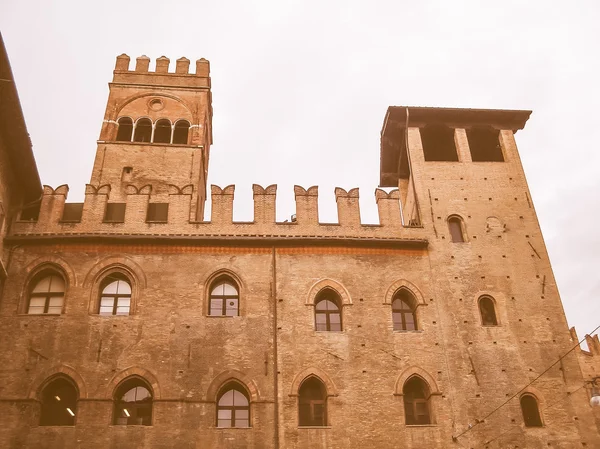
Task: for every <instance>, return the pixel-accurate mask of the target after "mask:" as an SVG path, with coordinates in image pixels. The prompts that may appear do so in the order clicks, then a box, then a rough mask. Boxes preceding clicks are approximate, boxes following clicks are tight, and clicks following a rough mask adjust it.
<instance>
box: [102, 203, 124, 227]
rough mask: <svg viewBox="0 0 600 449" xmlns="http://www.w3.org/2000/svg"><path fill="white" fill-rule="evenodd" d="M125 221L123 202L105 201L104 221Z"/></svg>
mask: <svg viewBox="0 0 600 449" xmlns="http://www.w3.org/2000/svg"><path fill="white" fill-rule="evenodd" d="M124 221H125V203H107V204H106V209H105V210H104V223H123V222H124Z"/></svg>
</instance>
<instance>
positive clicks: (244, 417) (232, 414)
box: [217, 383, 250, 428]
mask: <svg viewBox="0 0 600 449" xmlns="http://www.w3.org/2000/svg"><path fill="white" fill-rule="evenodd" d="M217 427H242V428H243V427H250V399H249V398H248V394H247V393H246V392H245V391H244V389H243V388H242V387H241V386H240V385H238V384H237V383H230V384H228V385H226V386H225V387H223V388H222V389H221V393H220V394H219V397H218V399H217Z"/></svg>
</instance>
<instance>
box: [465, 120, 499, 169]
mask: <svg viewBox="0 0 600 449" xmlns="http://www.w3.org/2000/svg"><path fill="white" fill-rule="evenodd" d="M499 135H500V132H499V131H498V130H497V129H491V128H472V129H467V139H468V140H469V149H470V150H471V160H472V161H473V162H504V155H503V154H502V148H501V147H500V138H499Z"/></svg>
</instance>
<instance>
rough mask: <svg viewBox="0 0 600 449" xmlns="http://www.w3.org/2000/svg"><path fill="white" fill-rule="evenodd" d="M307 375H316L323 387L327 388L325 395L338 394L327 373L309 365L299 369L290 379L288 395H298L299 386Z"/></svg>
mask: <svg viewBox="0 0 600 449" xmlns="http://www.w3.org/2000/svg"><path fill="white" fill-rule="evenodd" d="M309 377H316V378H317V379H319V380H320V381H321V382H323V385H325V389H326V390H327V397H333V396H337V395H338V389H337V387H336V386H335V384H334V383H333V381H332V380H331V378H330V377H329V375H328V374H327V373H326V372H325V371H323V370H322V369H321V368H316V367H310V368H306V369H304V370H302V371H300V372H299V373H298V374H296V376H295V377H294V380H293V381H292V385H291V387H290V393H289V396H298V391H300V386H301V385H302V384H303V383H304V381H305V380H306V379H308V378H309Z"/></svg>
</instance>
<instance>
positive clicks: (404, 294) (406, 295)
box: [392, 288, 417, 331]
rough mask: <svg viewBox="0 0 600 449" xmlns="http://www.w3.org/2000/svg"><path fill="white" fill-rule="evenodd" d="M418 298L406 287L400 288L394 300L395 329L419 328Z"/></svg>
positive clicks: (412, 329)
mask: <svg viewBox="0 0 600 449" xmlns="http://www.w3.org/2000/svg"><path fill="white" fill-rule="evenodd" d="M416 302H417V301H416V299H415V297H414V296H413V294H412V293H410V292H409V291H408V290H406V289H405V288H402V289H400V290H398V292H397V293H396V294H395V295H394V299H393V300H392V321H393V323H394V330H395V331H414V330H417V314H416V311H415V309H416V307H415V306H416Z"/></svg>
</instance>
